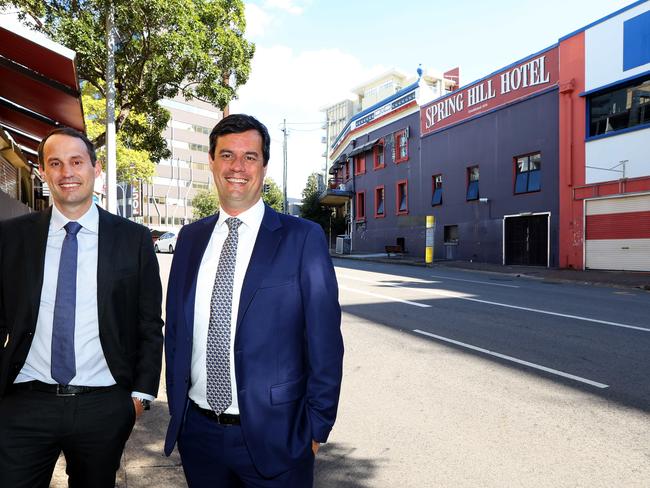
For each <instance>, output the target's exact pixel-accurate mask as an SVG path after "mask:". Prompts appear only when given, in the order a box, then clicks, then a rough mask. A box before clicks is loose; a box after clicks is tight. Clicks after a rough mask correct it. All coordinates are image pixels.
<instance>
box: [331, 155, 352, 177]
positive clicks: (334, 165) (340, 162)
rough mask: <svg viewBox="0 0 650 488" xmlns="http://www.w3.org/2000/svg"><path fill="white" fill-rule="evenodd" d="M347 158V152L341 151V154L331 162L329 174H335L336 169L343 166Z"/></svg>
mask: <svg viewBox="0 0 650 488" xmlns="http://www.w3.org/2000/svg"><path fill="white" fill-rule="evenodd" d="M347 159H348V156H347V154H345V153H343V154H341V155H340V156H339V157H338V158H336V160H335V161H334V162H333V163H332V166H331V167H330V170H329V174H331V175H333V174H336V171H337V170H338V169H339V168H340V167H341V166H343V164H344V163H345V161H346V160H347Z"/></svg>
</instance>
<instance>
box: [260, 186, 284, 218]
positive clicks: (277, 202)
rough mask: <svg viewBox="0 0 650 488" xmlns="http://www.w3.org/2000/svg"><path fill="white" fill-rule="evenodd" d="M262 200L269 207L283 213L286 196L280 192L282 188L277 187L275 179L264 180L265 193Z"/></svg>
mask: <svg viewBox="0 0 650 488" xmlns="http://www.w3.org/2000/svg"><path fill="white" fill-rule="evenodd" d="M262 200H264V203H266V204H267V205H268V206H269V207H271V208H272V209H274V210H277V211H278V212H282V206H283V204H284V195H283V194H282V191H281V190H280V187H279V186H278V185H277V183H276V182H275V181H273V178H265V179H264V192H263V193H262Z"/></svg>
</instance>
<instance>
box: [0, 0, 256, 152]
mask: <svg viewBox="0 0 650 488" xmlns="http://www.w3.org/2000/svg"><path fill="white" fill-rule="evenodd" d="M110 3H111V4H112V5H113V8H114V17H115V32H116V52H115V65H116V70H115V86H116V130H117V132H118V133H119V132H121V131H122V132H123V133H124V134H123V136H122V142H123V143H124V145H125V147H128V148H129V149H133V150H147V151H148V152H149V155H150V157H151V159H153V160H154V161H156V162H157V161H159V160H160V159H161V158H165V157H168V156H169V151H168V150H167V148H166V145H165V141H164V139H163V137H162V130H163V129H164V128H165V126H166V125H167V122H168V120H169V112H167V110H165V109H164V108H163V107H161V106H160V105H159V104H158V103H157V102H158V101H159V100H161V99H162V98H173V97H175V96H176V95H178V94H181V95H182V96H184V97H185V98H186V99H191V98H197V99H200V100H204V101H206V102H208V103H211V104H213V105H215V106H218V107H220V108H221V109H223V108H224V107H225V106H226V104H228V102H229V101H230V100H231V99H232V98H233V97H234V96H235V92H236V89H237V87H238V86H240V85H242V84H244V83H246V81H247V79H248V76H249V74H250V61H251V59H252V57H253V53H254V51H255V48H254V45H253V44H251V43H249V42H248V41H246V39H245V38H244V31H245V27H246V21H245V19H244V3H243V1H242V0H128V1H127V0H112V2H110ZM107 4H108V2H106V0H74V1H70V0H39V1H34V0H0V8H2V7H9V6H11V7H17V8H18V9H20V11H21V12H22V13H21V19H22V20H23V21H24V22H25V23H26V24H28V25H29V26H31V27H32V28H34V29H36V30H38V31H40V32H42V33H44V34H46V35H47V36H49V37H50V38H52V39H53V40H55V41H57V42H59V43H61V44H63V45H65V46H67V47H69V48H70V49H73V50H75V51H76V52H77V58H76V64H77V70H78V74H79V77H80V78H81V79H82V80H85V81H87V82H88V83H89V84H90V85H92V86H93V87H94V88H95V89H96V90H97V91H98V93H100V94H101V96H102V97H104V95H105V94H104V88H105V85H104V76H105V72H106V44H105V32H106V5H107ZM136 114H140V115H136ZM105 138H106V135H105V133H104V132H103V131H102V132H100V133H98V134H95V143H96V144H97V146H98V147H102V146H103V145H104V144H105Z"/></svg>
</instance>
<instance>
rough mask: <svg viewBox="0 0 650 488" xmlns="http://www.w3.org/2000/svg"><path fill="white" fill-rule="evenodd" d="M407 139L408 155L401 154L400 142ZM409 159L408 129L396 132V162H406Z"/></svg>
mask: <svg viewBox="0 0 650 488" xmlns="http://www.w3.org/2000/svg"><path fill="white" fill-rule="evenodd" d="M402 140H404V141H405V145H404V147H405V148H406V155H405V156H404V157H402V156H400V143H401V141H402ZM408 160H409V140H408V137H407V136H406V129H402V130H400V131H397V132H395V164H400V163H404V162H406V161H408Z"/></svg>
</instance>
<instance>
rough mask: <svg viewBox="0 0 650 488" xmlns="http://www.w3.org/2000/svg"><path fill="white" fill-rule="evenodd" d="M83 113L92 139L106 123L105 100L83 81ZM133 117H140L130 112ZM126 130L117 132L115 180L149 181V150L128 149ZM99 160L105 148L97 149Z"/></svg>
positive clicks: (153, 169)
mask: <svg viewBox="0 0 650 488" xmlns="http://www.w3.org/2000/svg"><path fill="white" fill-rule="evenodd" d="M81 94H82V102H83V106H84V115H85V119H86V132H87V133H88V137H90V138H91V139H94V138H96V137H97V135H98V134H101V133H102V132H104V127H105V123H106V100H105V99H104V98H103V97H102V95H101V93H99V91H97V89H96V88H95V87H94V86H92V85H90V84H89V83H84V84H83V85H82V89H81ZM132 117H134V118H141V116H140V115H138V114H132ZM126 134H127V133H126V131H121V132H119V133H118V134H117V181H124V182H129V183H133V182H135V181H137V180H144V181H147V182H150V181H151V178H152V176H153V174H154V171H155V169H156V167H155V164H154V163H153V162H152V161H151V157H150V156H149V152H148V151H145V150H138V149H130V147H129V144H127V143H126V142H125V140H124V139H125V137H126ZM97 157H98V158H99V159H100V160H105V159H106V151H105V149H103V148H102V149H100V150H98V151H97Z"/></svg>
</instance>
